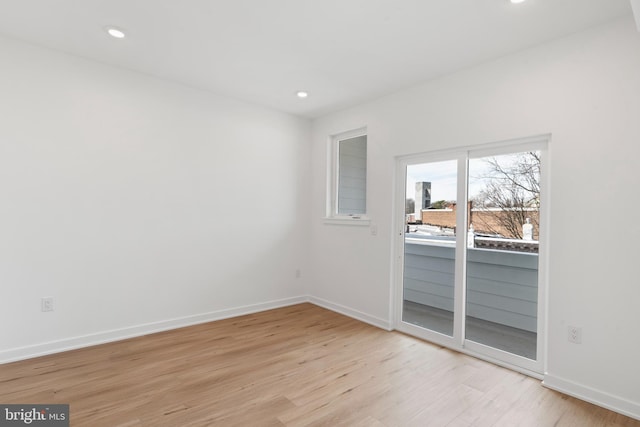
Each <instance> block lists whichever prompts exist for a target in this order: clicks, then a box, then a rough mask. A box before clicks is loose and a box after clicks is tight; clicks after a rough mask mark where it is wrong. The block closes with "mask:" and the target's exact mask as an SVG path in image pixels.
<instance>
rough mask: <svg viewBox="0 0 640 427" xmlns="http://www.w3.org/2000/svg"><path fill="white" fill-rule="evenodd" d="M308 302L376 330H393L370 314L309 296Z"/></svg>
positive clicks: (383, 320) (386, 323)
mask: <svg viewBox="0 0 640 427" xmlns="http://www.w3.org/2000/svg"><path fill="white" fill-rule="evenodd" d="M308 301H309V302H310V303H311V304H315V305H317V306H319V307H322V308H326V309H327V310H331V311H335V312H336V313H340V314H344V315H345V316H349V317H352V318H354V319H356V320H360V321H361V322H365V323H368V324H370V325H373V326H377V327H378V328H381V329H384V330H385V331H391V330H393V326H392V324H391V322H390V321H389V320H387V319H381V318H379V317H375V316H371V315H370V314H367V313H363V312H361V311H358V310H354V309H352V308H349V307H346V306H344V305H340V304H336V303H333V302H331V301H327V300H325V299H322V298H318V297H314V296H309V300H308Z"/></svg>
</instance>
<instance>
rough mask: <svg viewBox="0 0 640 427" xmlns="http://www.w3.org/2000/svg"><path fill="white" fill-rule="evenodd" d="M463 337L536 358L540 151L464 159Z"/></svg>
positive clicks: (529, 357) (528, 357)
mask: <svg viewBox="0 0 640 427" xmlns="http://www.w3.org/2000/svg"><path fill="white" fill-rule="evenodd" d="M468 177H469V180H468V194H469V198H468V199H469V210H468V218H467V219H468V221H467V224H468V227H469V229H468V234H467V256H466V307H465V338H466V339H467V340H469V341H474V342H476V343H480V344H483V345H486V346H489V347H493V348H496V349H498V350H502V351H506V352H508V353H512V354H515V355H518V356H522V357H525V358H527V359H532V360H536V350H537V325H538V319H537V313H538V246H539V245H538V231H539V224H540V153H539V152H537V151H527V152H520V153H513V154H506V155H499V156H489V157H483V158H475V159H470V160H469V172H468Z"/></svg>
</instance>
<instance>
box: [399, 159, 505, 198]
mask: <svg viewBox="0 0 640 427" xmlns="http://www.w3.org/2000/svg"><path fill="white" fill-rule="evenodd" d="M516 156H517V155H503V156H496V158H497V159H498V160H499V161H500V163H501V164H504V165H508V164H509V163H512V162H513V161H514V159H515V158H517V157H516ZM488 171H489V168H488V167H487V164H486V161H485V160H484V159H483V158H479V159H469V177H470V179H469V198H473V197H474V196H475V195H477V194H478V193H479V192H480V191H481V190H482V189H483V188H484V184H483V180H482V179H481V178H480V177H481V176H482V175H486V174H487V173H488ZM456 175H457V161H456V160H447V161H443V162H431V163H421V164H416V165H409V166H407V184H406V185H407V186H406V192H407V195H406V197H407V199H415V192H416V182H431V202H435V201H438V200H446V201H455V200H456V199H457V197H456V194H457V178H456Z"/></svg>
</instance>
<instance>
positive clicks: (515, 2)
mask: <svg viewBox="0 0 640 427" xmlns="http://www.w3.org/2000/svg"><path fill="white" fill-rule="evenodd" d="M509 1H511V3H513V4H518V3H524V2H525V0H509Z"/></svg>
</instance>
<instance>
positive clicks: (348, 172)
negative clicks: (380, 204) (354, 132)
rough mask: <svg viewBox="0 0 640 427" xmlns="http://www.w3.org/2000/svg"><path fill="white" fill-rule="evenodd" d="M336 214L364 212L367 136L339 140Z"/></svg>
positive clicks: (365, 202)
mask: <svg viewBox="0 0 640 427" xmlns="http://www.w3.org/2000/svg"><path fill="white" fill-rule="evenodd" d="M338 156H339V157H338V214H342V215H349V214H364V213H366V207H367V206H366V204H367V200H366V195H367V136H366V135H363V136H358V137H355V138H350V139H345V140H343V141H340V142H339V146H338Z"/></svg>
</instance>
